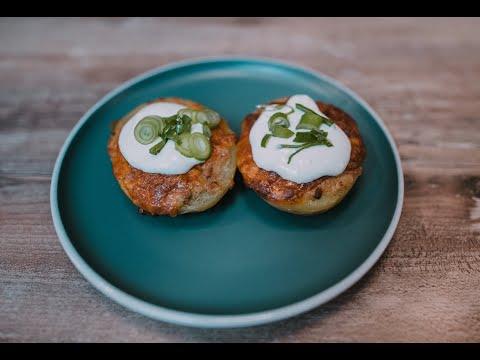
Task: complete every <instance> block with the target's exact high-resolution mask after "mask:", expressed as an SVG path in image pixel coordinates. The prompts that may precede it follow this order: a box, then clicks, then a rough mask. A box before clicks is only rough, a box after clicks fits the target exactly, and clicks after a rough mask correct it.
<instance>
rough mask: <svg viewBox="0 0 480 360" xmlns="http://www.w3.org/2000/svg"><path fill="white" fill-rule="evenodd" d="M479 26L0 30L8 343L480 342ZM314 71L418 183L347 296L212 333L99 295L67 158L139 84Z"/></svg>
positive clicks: (467, 22)
mask: <svg viewBox="0 0 480 360" xmlns="http://www.w3.org/2000/svg"><path fill="white" fill-rule="evenodd" d="M479 34H480V20H479V19H445V18H444V19H418V18H417V19H405V18H402V19H393V18H388V19H354V18H348V19H339V18H335V19H276V18H265V19H263V18H228V19H226V18H221V19H218V18H217V19H205V18H204V19H185V18H181V19H175V18H172V19H123V18H110V19H108V18H107V19H5V18H3V19H0V155H1V156H0V341H2V342H14V341H35V342H37V341H47V342H52V341H74V342H77V341H87V342H91V341H154V342H167V341H173V342H181V341H189V342H204V341H214V342H222V341H238V342H247V341H252V342H253V341H255V342H259V341H262V342H263V341H265V342H322V341H400V342H403V341H449V342H457V341H468V342H478V341H480V115H479V113H480V36H479ZM232 54H236V55H254V56H266V57H273V58H279V59H283V60H287V61H292V62H297V63H299V64H301V65H304V66H309V67H312V68H314V69H316V70H318V71H321V72H323V73H325V74H327V75H330V76H332V77H334V78H336V79H338V80H340V81H341V82H343V83H345V84H346V85H347V86H349V87H351V88H352V89H353V90H355V91H356V92H358V93H359V94H360V95H361V96H362V97H363V98H364V99H365V100H366V101H367V102H368V103H370V104H371V105H372V107H373V108H374V109H375V110H376V111H377V112H378V113H379V114H380V116H381V117H382V118H383V119H384V121H385V122H386V124H387V126H388V128H389V129H390V131H391V132H392V134H393V136H394V138H395V140H396V142H397V144H398V147H399V150H400V154H401V158H402V164H403V169H404V172H405V185H406V188H405V203H404V209H403V213H402V217H401V220H400V224H399V226H398V229H397V231H396V234H395V236H394V238H393V240H392V242H391V244H390V246H389V247H388V249H387V251H386V252H385V254H384V255H383V256H382V258H381V260H380V261H379V262H378V263H377V265H376V266H375V267H374V268H373V269H372V270H371V271H370V272H369V273H368V274H367V275H366V276H365V277H364V278H363V279H362V280H361V281H360V282H359V283H358V284H357V285H355V286H354V287H353V288H351V289H350V290H348V291H347V292H346V293H344V294H343V295H341V296H339V297H337V298H336V299H334V300H332V301H330V302H329V303H328V304H326V305H324V306H321V307H319V308H317V309H315V310H313V311H310V312H308V313H306V314H304V315H301V316H298V317H295V318H293V319H290V320H286V321H281V322H278V323H275V324H270V325H265V326H259V327H254V328H246V329H234V330H201V329H192V328H187V327H181V326H174V325H169V324H166V323H163V322H158V321H153V320H150V319H148V318H145V317H143V316H141V315H137V314H135V313H132V312H130V311H128V310H125V309H124V308H122V307H121V306H119V305H117V304H115V303H113V302H112V301H110V300H109V299H107V298H106V297H105V296H103V295H101V294H100V293H99V292H97V291H96V290H95V289H94V288H93V287H92V286H91V285H90V284H89V283H87V281H86V280H84V279H83V277H82V276H81V275H80V274H79V273H78V271H76V270H75V269H74V267H73V265H72V264H71V263H70V261H69V260H68V258H67V256H66V254H65V253H64V251H63V250H62V248H61V246H60V243H59V241H58V239H57V235H56V234H55V231H54V228H53V225H52V219H51V216H50V204H49V185H50V178H51V173H52V169H53V165H54V161H55V158H56V156H57V153H58V151H59V149H60V147H61V145H62V143H63V142H64V140H65V138H66V136H67V134H68V133H69V131H70V130H71V129H72V127H73V126H74V124H75V123H76V122H77V121H78V119H79V118H80V117H81V115H82V114H83V113H84V112H85V111H86V110H87V109H88V108H89V107H90V106H92V105H93V104H94V103H95V102H96V101H97V100H98V99H99V98H100V97H101V96H103V95H104V94H105V93H107V92H108V91H109V90H111V89H113V88H114V87H116V86H117V85H119V84H120V83H122V82H124V81H125V80H127V79H129V78H130V77H132V76H134V75H137V74H139V73H142V72H144V71H146V70H148V69H151V68H154V67H157V66H159V65H163V64H166V63H168V62H171V61H176V60H181V59H188V58H192V57H199V56H213V55H232Z"/></svg>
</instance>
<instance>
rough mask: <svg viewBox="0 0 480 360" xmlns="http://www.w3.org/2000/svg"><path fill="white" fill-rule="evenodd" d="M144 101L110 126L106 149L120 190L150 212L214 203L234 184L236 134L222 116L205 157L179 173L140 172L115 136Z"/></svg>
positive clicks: (172, 211)
mask: <svg viewBox="0 0 480 360" xmlns="http://www.w3.org/2000/svg"><path fill="white" fill-rule="evenodd" d="M153 102H174V103H178V104H182V105H186V106H188V107H190V108H193V109H196V110H199V109H202V108H203V106H202V105H200V104H197V103H194V102H192V101H188V100H183V99H179V98H161V99H157V100H155V101H152V102H150V103H148V104H151V103H153ZM148 104H143V105H141V106H139V107H137V108H136V109H134V110H133V111H132V112H130V113H129V114H128V115H127V116H125V117H124V118H123V119H121V120H120V121H118V122H117V123H116V124H115V125H114V128H113V132H112V135H111V137H110V140H109V142H108V153H109V155H110V159H111V161H112V168H113V173H114V175H115V177H116V179H117V180H118V183H119V184H120V187H121V188H122V190H123V192H124V193H125V194H126V195H127V196H128V197H129V198H130V200H132V202H133V203H134V204H135V205H137V206H138V207H139V208H140V211H141V212H146V213H148V214H151V215H170V216H176V215H178V214H183V213H187V212H198V211H204V210H206V209H208V208H210V207H211V206H213V205H215V204H216V203H217V202H218V201H219V200H220V199H221V198H222V197H223V195H224V194H225V193H226V192H227V191H228V190H229V189H231V188H232V187H233V177H234V174H235V160H236V146H235V142H236V138H235V134H234V133H233V132H232V130H230V128H229V127H228V124H227V123H226V122H225V120H223V119H222V120H221V121H220V123H219V125H218V126H217V127H216V128H214V129H213V130H212V136H211V146H212V154H211V156H210V158H208V160H207V161H205V162H204V163H202V164H198V165H196V166H194V167H193V168H192V169H190V171H188V172H187V173H185V174H181V175H162V174H151V173H146V172H143V171H141V170H139V169H136V168H134V167H132V166H131V165H130V164H129V163H128V162H127V160H126V159H125V158H124V157H123V155H122V153H121V152H120V149H119V145H118V138H119V136H120V131H121V129H122V127H123V125H124V124H125V123H126V122H127V121H128V120H129V119H130V117H131V116H132V115H133V114H134V113H136V112H137V111H138V110H140V108H142V107H144V106H146V105H148Z"/></svg>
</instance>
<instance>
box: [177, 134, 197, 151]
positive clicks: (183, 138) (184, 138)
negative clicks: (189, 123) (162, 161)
mask: <svg viewBox="0 0 480 360" xmlns="http://www.w3.org/2000/svg"><path fill="white" fill-rule="evenodd" d="M191 136H192V134H190V133H183V134H180V136H179V137H178V139H177V141H176V142H175V149H177V151H178V152H179V153H180V154H182V155H183V156H186V157H192V156H193V153H192V150H191V149H190V138H191Z"/></svg>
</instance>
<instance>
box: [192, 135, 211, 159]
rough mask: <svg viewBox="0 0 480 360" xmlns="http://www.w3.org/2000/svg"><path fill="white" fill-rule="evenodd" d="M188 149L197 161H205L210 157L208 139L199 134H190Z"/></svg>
mask: <svg viewBox="0 0 480 360" xmlns="http://www.w3.org/2000/svg"><path fill="white" fill-rule="evenodd" d="M190 135H191V136H190V139H189V148H190V151H191V152H192V156H193V157H194V158H195V159H197V160H206V159H208V157H209V156H210V153H211V146H210V141H209V140H208V138H207V137H206V136H205V135H203V134H200V133H193V134H190Z"/></svg>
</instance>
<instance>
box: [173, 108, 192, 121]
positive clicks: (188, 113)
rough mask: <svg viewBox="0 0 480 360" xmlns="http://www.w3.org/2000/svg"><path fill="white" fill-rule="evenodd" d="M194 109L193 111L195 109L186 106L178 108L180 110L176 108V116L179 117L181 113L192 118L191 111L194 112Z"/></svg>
mask: <svg viewBox="0 0 480 360" xmlns="http://www.w3.org/2000/svg"><path fill="white" fill-rule="evenodd" d="M194 111H195V110H193V109H188V108H186V109H180V110H178V112H177V115H178V117H180V118H181V117H182V116H183V115H186V116H188V117H189V118H190V119H191V118H193V112H194Z"/></svg>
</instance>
